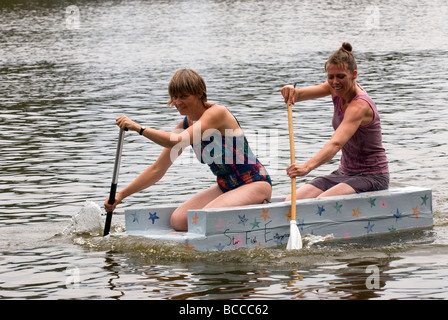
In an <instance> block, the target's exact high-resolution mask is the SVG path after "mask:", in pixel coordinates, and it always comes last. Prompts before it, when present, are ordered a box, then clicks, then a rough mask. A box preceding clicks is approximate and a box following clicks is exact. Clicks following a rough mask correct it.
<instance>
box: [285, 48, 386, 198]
mask: <svg viewBox="0 0 448 320" xmlns="http://www.w3.org/2000/svg"><path fill="white" fill-rule="evenodd" d="M325 71H326V72H327V81H326V82H325V83H323V84H321V85H317V86H313V87H307V88H301V89H296V88H294V87H293V86H290V85H289V86H285V87H283V88H282V89H281V93H282V95H283V97H284V99H285V102H286V103H288V104H294V103H295V102H300V101H304V100H310V99H316V98H321V97H325V96H329V95H331V96H332V98H333V104H334V112H333V123H332V124H333V128H334V130H335V132H334V134H333V136H332V137H331V139H330V141H329V142H327V143H326V144H325V145H324V147H323V148H322V149H321V150H320V151H319V152H318V153H317V154H316V155H315V156H314V157H312V158H311V159H310V160H308V161H306V162H305V163H304V164H297V163H294V164H292V165H290V166H289V167H288V168H287V169H286V172H287V174H288V175H289V177H291V178H293V177H299V176H305V175H307V174H308V173H309V172H310V171H312V170H314V169H316V168H317V167H319V166H320V165H322V164H324V163H326V162H328V161H330V160H331V159H332V158H333V157H334V156H335V155H336V153H337V152H338V151H339V150H341V149H342V155H341V160H340V165H339V169H338V170H336V171H334V172H332V173H331V174H330V175H327V176H322V177H318V178H315V179H314V180H312V181H310V182H308V183H307V184H305V185H303V186H302V187H301V188H299V189H298V190H297V199H307V198H316V197H327V196H335V195H344V194H352V193H360V192H367V191H377V190H384V189H387V188H388V187H389V169H388V161H387V158H386V152H385V150H384V148H383V145H382V137H381V125H380V117H379V114H378V110H377V108H376V106H375V103H374V102H373V101H372V99H371V98H370V97H369V96H368V94H367V92H366V91H365V90H364V89H363V88H362V87H361V86H360V85H359V84H358V83H357V82H356V77H357V74H358V71H357V65H356V61H355V58H354V56H353V53H352V46H351V45H350V44H349V43H347V42H345V43H343V44H342V47H341V48H340V49H339V50H336V51H335V52H334V53H333V54H332V55H331V56H330V58H329V59H328V61H327V62H326V64H325ZM288 199H289V198H288Z"/></svg>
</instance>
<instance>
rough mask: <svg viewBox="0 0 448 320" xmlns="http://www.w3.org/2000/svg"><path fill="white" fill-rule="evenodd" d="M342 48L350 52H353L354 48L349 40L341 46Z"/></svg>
mask: <svg viewBox="0 0 448 320" xmlns="http://www.w3.org/2000/svg"><path fill="white" fill-rule="evenodd" d="M341 49H342V50H344V51H347V52H348V53H352V52H353V48H352V45H351V44H350V43H348V42H344V43H343V44H342V46H341Z"/></svg>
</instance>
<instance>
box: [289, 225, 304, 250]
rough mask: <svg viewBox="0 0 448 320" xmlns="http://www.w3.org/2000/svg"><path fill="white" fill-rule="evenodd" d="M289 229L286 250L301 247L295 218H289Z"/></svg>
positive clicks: (300, 238)
mask: <svg viewBox="0 0 448 320" xmlns="http://www.w3.org/2000/svg"><path fill="white" fill-rule="evenodd" d="M290 227H291V230H290V233H289V240H288V244H287V245H286V250H298V249H302V237H301V236H300V231H299V228H298V227H297V222H296V220H291V224H290Z"/></svg>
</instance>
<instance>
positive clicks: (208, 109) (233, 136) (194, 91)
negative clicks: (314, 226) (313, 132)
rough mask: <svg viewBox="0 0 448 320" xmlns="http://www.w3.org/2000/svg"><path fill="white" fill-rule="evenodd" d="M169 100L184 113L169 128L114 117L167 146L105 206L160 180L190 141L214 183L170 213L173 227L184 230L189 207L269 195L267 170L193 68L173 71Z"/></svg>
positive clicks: (236, 203) (252, 201)
mask: <svg viewBox="0 0 448 320" xmlns="http://www.w3.org/2000/svg"><path fill="white" fill-rule="evenodd" d="M168 91H169V94H170V101H169V102H168V104H169V105H174V106H175V107H176V108H177V110H178V111H179V113H180V114H181V115H183V116H185V117H184V118H183V119H182V120H181V121H180V122H179V124H178V125H177V126H176V128H175V129H174V130H173V132H165V131H160V130H156V129H153V128H148V127H146V128H145V127H143V126H141V125H139V124H137V123H135V122H133V121H132V120H130V119H129V118H128V117H126V116H124V115H123V116H120V117H118V118H117V119H116V122H117V125H118V126H119V127H120V128H122V129H124V128H128V129H129V130H133V131H136V132H139V133H140V134H141V135H143V136H145V137H146V138H148V139H150V140H152V141H154V142H155V143H157V144H159V145H161V146H163V147H165V148H164V150H163V151H162V153H161V154H160V156H159V158H158V159H157V160H156V161H155V162H154V164H152V165H151V166H150V167H148V168H147V169H146V170H145V171H144V172H143V173H142V174H141V175H140V176H138V177H137V178H136V179H135V180H134V181H133V182H132V183H131V184H129V185H128V186H127V187H126V188H124V189H123V190H121V191H120V192H119V193H117V195H116V197H115V203H114V204H113V205H108V204H107V203H108V199H106V202H105V203H104V206H105V208H106V210H107V211H108V212H110V211H112V210H113V209H115V207H116V206H117V204H119V203H120V202H121V201H122V200H123V199H124V198H126V197H127V196H129V195H131V194H133V193H136V192H138V191H141V190H143V189H146V188H148V187H150V186H152V185H153V184H155V183H156V182H157V181H159V180H160V179H161V178H162V177H163V176H164V175H165V173H166V172H167V170H168V168H169V167H170V166H171V164H172V163H173V162H174V160H175V159H176V158H177V157H178V156H179V155H180V154H181V152H182V150H183V149H184V148H185V147H187V146H188V145H192V147H193V150H194V151H195V154H196V156H197V158H198V159H199V160H200V161H201V162H202V163H206V164H208V165H209V166H210V169H211V171H212V172H213V173H214V174H215V175H216V176H217V184H215V185H213V186H211V187H210V188H208V189H206V190H203V191H201V192H199V193H198V194H196V195H195V196H193V197H192V198H191V199H190V200H188V201H186V202H185V203H184V204H182V205H181V206H179V207H178V208H177V209H176V210H175V211H174V212H173V214H172V216H171V226H172V227H173V228H174V229H176V230H179V231H182V230H187V229H188V223H187V210H190V209H202V208H219V207H229V206H240V205H248V204H257V203H262V202H263V201H264V200H268V201H269V200H270V198H271V193H272V183H271V179H270V177H269V174H268V173H267V171H266V169H265V168H264V167H263V165H262V164H261V163H260V161H259V160H258V159H257V158H256V157H255V156H254V155H253V153H252V151H251V150H250V148H249V146H248V143H247V140H246V138H245V136H244V134H243V131H242V129H241V127H240V125H239V123H238V121H237V120H236V118H235V117H234V116H233V115H232V113H231V112H230V111H229V110H228V109H227V108H226V107H225V106H222V105H219V104H213V103H210V102H207V92H206V85H205V82H204V80H203V79H202V77H201V76H200V75H199V74H198V73H197V72H195V71H193V70H191V69H182V70H179V71H177V72H176V73H175V74H174V75H173V77H172V79H171V81H170V84H169V87H168Z"/></svg>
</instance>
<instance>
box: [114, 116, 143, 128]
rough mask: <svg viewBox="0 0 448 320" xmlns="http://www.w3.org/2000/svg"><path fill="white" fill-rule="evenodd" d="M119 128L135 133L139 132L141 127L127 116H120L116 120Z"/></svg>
mask: <svg viewBox="0 0 448 320" xmlns="http://www.w3.org/2000/svg"><path fill="white" fill-rule="evenodd" d="M115 121H116V123H117V126H119V127H120V128H121V129H122V130H125V129H126V128H127V129H129V130H133V131H139V130H140V126H139V125H138V124H137V123H135V122H134V121H132V120H131V119H129V118H128V117H126V116H125V115H122V116H119V117H118V118H117V119H115Z"/></svg>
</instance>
